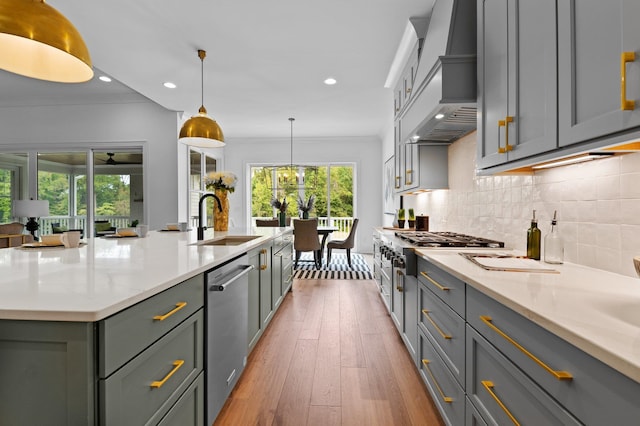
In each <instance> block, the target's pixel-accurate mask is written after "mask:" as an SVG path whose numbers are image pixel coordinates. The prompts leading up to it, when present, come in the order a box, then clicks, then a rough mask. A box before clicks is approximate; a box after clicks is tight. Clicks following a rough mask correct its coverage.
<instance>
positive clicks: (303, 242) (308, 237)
mask: <svg viewBox="0 0 640 426" xmlns="http://www.w3.org/2000/svg"><path fill="white" fill-rule="evenodd" d="M293 249H294V250H295V251H296V260H295V263H294V268H297V267H298V261H299V260H300V255H301V254H302V252H303V251H312V252H313V261H314V263H315V265H316V268H317V269H320V268H321V267H322V253H320V240H318V218H314V219H293Z"/></svg>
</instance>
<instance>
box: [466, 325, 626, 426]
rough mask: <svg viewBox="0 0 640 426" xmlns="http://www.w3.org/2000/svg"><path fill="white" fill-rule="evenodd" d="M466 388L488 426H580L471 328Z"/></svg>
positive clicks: (468, 338) (468, 340)
mask: <svg viewBox="0 0 640 426" xmlns="http://www.w3.org/2000/svg"><path fill="white" fill-rule="evenodd" d="M466 388H467V395H468V397H469V399H470V400H471V402H472V403H473V405H474V406H475V407H476V408H477V409H478V412H479V413H480V415H481V416H482V418H483V419H484V421H485V422H487V424H489V425H511V424H520V425H523V426H524V425H536V426H537V425H545V426H551V425H558V426H567V425H580V424H581V423H580V422H579V421H578V420H576V419H575V418H574V417H573V416H571V414H569V412H568V411H566V410H565V409H564V408H563V407H562V406H561V405H560V404H558V403H557V402H556V401H555V400H554V399H553V398H551V397H550V396H549V395H548V394H547V393H545V392H544V391H543V390H542V389H541V388H540V387H539V386H537V385H536V384H535V383H533V382H532V381H531V379H530V378H529V377H527V376H526V375H525V374H523V373H522V372H521V371H520V370H519V369H518V368H517V367H516V366H515V365H513V364H512V363H511V362H510V361H509V360H508V359H507V358H505V357H504V355H502V354H501V353H500V352H498V351H497V350H496V349H495V348H494V347H493V346H492V345H491V344H490V343H489V342H488V341H487V340H485V339H484V338H483V337H482V336H480V335H479V334H478V332H476V331H475V330H473V329H472V328H471V327H469V329H468V330H467V387H466ZM611 424H616V423H611Z"/></svg>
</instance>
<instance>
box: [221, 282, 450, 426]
mask: <svg viewBox="0 0 640 426" xmlns="http://www.w3.org/2000/svg"><path fill="white" fill-rule="evenodd" d="M282 303H283V304H282V306H281V307H280V309H279V310H278V312H277V313H276V316H275V317H274V318H273V320H272V321H271V324H270V325H269V327H268V328H267V330H266V332H265V334H264V335H263V336H262V339H261V340H260V342H258V344H257V345H256V347H255V348H254V350H253V352H252V353H251V355H250V356H249V360H248V364H247V368H246V369H245V371H244V373H243V375H242V377H241V378H240V380H239V382H238V384H237V386H236V388H235V389H234V391H233V392H232V394H231V396H230V397H229V399H228V400H227V402H226V404H225V406H224V407H223V409H222V411H221V413H220V415H219V416H218V419H217V420H216V423H215V424H216V425H261V426H262V425H296V426H300V425H322V426H325V425H367V426H368V425H384V426H388V425H442V424H443V423H442V420H441V419H440V416H439V414H438V413H437V410H436V408H435V407H434V405H433V402H432V401H431V398H430V396H429V395H428V391H427V389H426V387H425V386H424V384H423V383H422V379H421V378H420V376H419V374H418V371H417V370H416V369H415V368H414V367H413V365H412V363H411V359H410V357H409V354H408V352H407V351H406V349H405V347H404V344H403V342H402V340H401V338H400V336H399V335H398V333H397V331H396V329H395V328H394V325H393V323H392V321H391V318H390V317H389V315H388V313H387V311H386V309H385V307H384V305H383V304H382V301H381V300H380V296H379V295H378V289H377V286H376V284H375V282H374V281H367V280H353V281H338V280H295V281H294V284H293V291H292V292H289V293H288V294H287V296H286V298H285V300H284V301H283V302H282Z"/></svg>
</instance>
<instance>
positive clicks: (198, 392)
mask: <svg viewBox="0 0 640 426" xmlns="http://www.w3.org/2000/svg"><path fill="white" fill-rule="evenodd" d="M204 413H205V405H204V372H202V373H200V375H199V376H198V378H197V379H196V381H195V382H193V383H192V384H191V386H189V388H188V389H187V390H186V391H185V392H184V394H182V396H181V397H180V398H179V399H178V402H176V403H175V405H174V406H173V407H171V410H169V412H168V413H167V415H166V416H164V417H163V418H162V420H161V421H160V423H158V426H202V425H204Z"/></svg>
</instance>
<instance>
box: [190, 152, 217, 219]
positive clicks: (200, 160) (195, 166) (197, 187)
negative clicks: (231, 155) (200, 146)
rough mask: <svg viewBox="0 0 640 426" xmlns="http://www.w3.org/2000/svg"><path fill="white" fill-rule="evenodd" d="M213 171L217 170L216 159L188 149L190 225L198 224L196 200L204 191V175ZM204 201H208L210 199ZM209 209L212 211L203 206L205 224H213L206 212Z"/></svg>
mask: <svg viewBox="0 0 640 426" xmlns="http://www.w3.org/2000/svg"><path fill="white" fill-rule="evenodd" d="M215 171H218V160H217V159H215V158H213V157H209V156H207V155H205V154H203V153H201V152H199V151H196V150H193V149H190V150H189V215H190V218H191V226H192V227H196V226H198V224H197V221H198V220H197V219H198V201H199V200H200V197H201V196H202V194H203V193H204V191H205V187H204V177H205V176H206V175H207V174H209V173H211V172H215ZM205 202H207V203H209V202H211V199H207V200H206V201H205ZM210 211H212V210H211V208H208V207H207V208H203V212H204V213H205V215H206V216H207V217H206V218H205V221H206V226H213V217H212V216H210V215H208V214H207V212H210Z"/></svg>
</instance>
